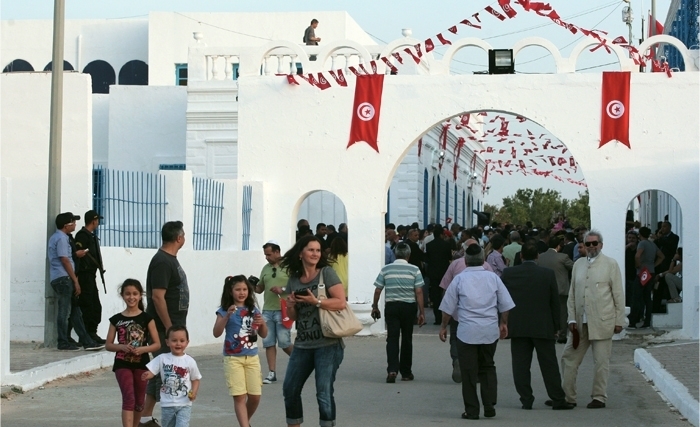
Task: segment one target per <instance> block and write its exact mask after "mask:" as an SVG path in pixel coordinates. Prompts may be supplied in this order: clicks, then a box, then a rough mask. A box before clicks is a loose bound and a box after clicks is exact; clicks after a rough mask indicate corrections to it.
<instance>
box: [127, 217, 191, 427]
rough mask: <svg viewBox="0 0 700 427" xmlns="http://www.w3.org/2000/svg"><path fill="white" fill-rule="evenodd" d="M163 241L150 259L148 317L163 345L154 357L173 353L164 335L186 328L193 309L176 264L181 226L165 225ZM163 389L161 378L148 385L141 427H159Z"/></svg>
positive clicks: (182, 237) (182, 234)
mask: <svg viewBox="0 0 700 427" xmlns="http://www.w3.org/2000/svg"><path fill="white" fill-rule="evenodd" d="M161 237H162V240H163V244H162V246H161V247H160V249H158V252H156V254H155V255H154V256H153V258H152V259H151V263H150V264H149V265H148V273H147V276H146V301H147V302H148V305H147V306H146V313H148V314H150V315H151V316H152V317H153V319H154V320H155V322H156V329H157V330H158V335H159V337H160V342H161V346H160V350H158V351H156V352H153V357H157V356H158V355H159V354H162V353H168V352H170V349H169V348H168V346H167V344H166V341H165V332H166V331H167V330H168V328H170V327H171V326H173V325H179V326H187V310H188V309H189V305H190V289H189V287H188V286H187V275H186V274H185V271H184V270H183V269H182V267H181V266H180V263H179V262H178V260H177V253H178V251H179V250H180V249H181V248H182V246H183V245H184V244H185V231H184V230H183V229H182V222H181V221H170V222H166V223H165V224H164V225H163V229H162V230H161ZM161 385H162V382H161V380H160V375H156V376H155V377H154V378H153V379H152V380H150V381H149V382H148V386H147V387H146V401H145V404H144V408H143V412H142V414H141V423H140V424H139V426H140V427H159V424H158V423H157V421H156V420H155V419H154V418H153V416H152V415H153V408H154V407H155V405H156V402H157V401H160V392H159V390H160V387H161ZM148 418H150V420H149V419H148ZM144 419H145V420H146V421H144Z"/></svg>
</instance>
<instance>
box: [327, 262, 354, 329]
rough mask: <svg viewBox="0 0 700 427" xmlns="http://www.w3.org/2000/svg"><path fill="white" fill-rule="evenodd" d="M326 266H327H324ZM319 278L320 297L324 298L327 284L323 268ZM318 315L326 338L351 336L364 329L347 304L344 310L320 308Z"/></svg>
mask: <svg viewBox="0 0 700 427" xmlns="http://www.w3.org/2000/svg"><path fill="white" fill-rule="evenodd" d="M324 268H325V267H324ZM319 275H320V276H319V279H318V299H319V300H324V299H327V298H328V297H327V296H326V285H325V284H324V283H323V269H321V272H320V273H319ZM318 316H319V318H320V319H321V330H322V331H323V336H324V337H326V338H343V337H350V336H353V335H355V334H356V333H358V332H360V331H361V330H362V323H360V321H359V320H358V319H357V317H356V316H355V313H353V311H352V309H351V308H350V306H348V305H347V304H346V305H345V308H344V309H342V310H326V309H323V308H319V309H318Z"/></svg>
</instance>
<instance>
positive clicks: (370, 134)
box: [348, 74, 384, 153]
mask: <svg viewBox="0 0 700 427" xmlns="http://www.w3.org/2000/svg"><path fill="white" fill-rule="evenodd" d="M383 88H384V74H369V75H360V76H357V83H356V86H355V102H354V104H353V107H352V123H351V125H350V141H349V142H348V148H350V146H351V145H353V144H354V143H356V142H360V141H364V142H366V143H367V144H369V146H370V147H372V148H374V149H375V150H376V151H377V153H378V152H379V144H378V142H377V135H378V134H379V111H380V110H381V107H382V90H383Z"/></svg>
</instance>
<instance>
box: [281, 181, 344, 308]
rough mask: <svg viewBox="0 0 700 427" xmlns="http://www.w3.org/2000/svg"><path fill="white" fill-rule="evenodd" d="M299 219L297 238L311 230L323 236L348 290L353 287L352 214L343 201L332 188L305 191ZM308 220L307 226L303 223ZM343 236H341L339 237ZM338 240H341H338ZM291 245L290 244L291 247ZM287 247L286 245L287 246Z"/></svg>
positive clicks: (311, 232) (297, 216)
mask: <svg viewBox="0 0 700 427" xmlns="http://www.w3.org/2000/svg"><path fill="white" fill-rule="evenodd" d="M297 205H298V209H297V210H296V216H295V218H296V221H295V223H294V225H293V226H292V227H297V232H296V236H297V239H298V238H299V237H301V236H302V235H305V234H307V233H310V234H313V235H316V237H318V238H319V239H321V240H322V249H323V250H324V251H325V252H326V254H327V256H328V257H329V260H330V261H332V262H331V267H333V269H334V270H335V271H336V273H337V274H338V277H340V279H341V281H342V283H343V285H345V290H346V293H345V295H346V296H347V295H348V292H350V291H351V288H350V287H349V281H348V271H349V270H348V269H349V261H350V257H349V256H348V240H349V237H348V230H349V227H350V226H349V225H348V219H347V218H348V215H347V211H346V209H345V204H344V203H343V201H342V200H341V199H340V198H339V197H338V196H336V195H335V194H334V193H332V192H330V191H324V190H317V191H312V192H309V193H307V194H305V195H304V196H303V197H302V198H301V199H300V200H299V201H298V202H297ZM303 220H305V221H306V223H307V224H308V227H309V228H308V231H307V229H305V228H303V226H299V224H300V222H301V221H303ZM338 239H340V240H338ZM336 240H338V241H337V242H336ZM287 249H288V248H287ZM283 251H284V249H283Z"/></svg>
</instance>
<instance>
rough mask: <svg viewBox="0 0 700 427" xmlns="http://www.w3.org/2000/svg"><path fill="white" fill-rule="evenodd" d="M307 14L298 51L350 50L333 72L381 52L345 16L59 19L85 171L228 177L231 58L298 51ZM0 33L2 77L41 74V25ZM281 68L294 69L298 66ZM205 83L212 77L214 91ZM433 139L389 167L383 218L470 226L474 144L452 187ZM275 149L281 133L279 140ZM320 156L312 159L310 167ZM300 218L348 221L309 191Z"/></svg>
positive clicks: (44, 63)
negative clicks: (88, 114)
mask: <svg viewBox="0 0 700 427" xmlns="http://www.w3.org/2000/svg"><path fill="white" fill-rule="evenodd" d="M311 18H316V19H318V20H319V21H320V25H319V27H318V29H317V33H318V35H319V36H322V39H323V43H322V46H319V47H312V48H307V50H308V51H318V50H320V49H323V45H327V44H328V43H332V42H333V41H337V40H346V41H348V44H351V45H352V46H351V47H352V48H351V49H344V50H338V51H337V52H335V53H334V55H333V57H332V60H331V61H329V62H333V65H336V66H337V65H338V64H341V65H342V64H344V65H352V64H356V63H358V62H359V60H360V58H359V55H358V54H357V50H356V49H355V48H357V47H363V48H365V49H366V50H367V51H368V52H369V54H370V55H371V56H372V57H373V58H376V55H378V54H379V53H380V52H382V51H383V50H384V48H385V47H384V46H379V45H377V44H376V43H375V42H374V41H373V40H372V39H371V38H370V37H369V35H368V34H367V33H365V32H364V31H363V30H362V28H360V26H359V25H358V24H357V23H356V22H355V21H354V20H353V19H352V18H351V17H350V16H349V15H348V14H347V13H345V12H319V13H314V14H310V13H307V12H297V13H187V14H181V13H177V12H173V13H165V12H154V13H151V14H150V15H149V17H148V18H147V19H120V20H68V21H67V22H66V32H65V54H64V56H65V61H66V64H65V68H66V69H74V70H77V71H81V72H84V73H88V74H90V75H91V77H92V92H93V97H92V98H93V99H92V116H93V120H92V140H93V142H92V147H93V150H92V151H93V164H94V165H96V166H101V167H104V168H109V169H115V170H125V171H143V172H157V171H158V170H163V169H166V170H168V169H185V168H186V169H187V170H191V171H192V172H193V175H194V176H199V177H208V178H216V179H235V178H237V176H238V156H237V151H238V134H237V131H238V102H237V100H238V84H237V81H236V80H237V77H238V74H239V65H240V64H239V58H240V55H241V54H242V53H244V52H245V51H246V50H247V49H251V48H255V47H259V46H264V45H265V44H267V43H269V42H270V41H271V40H290V41H291V42H290V43H297V42H298V44H299V45H301V44H302V43H301V35H302V34H303V31H304V29H305V28H306V27H307V26H308V24H309V22H310V20H311ZM1 36H2V39H3V41H4V43H3V48H2V50H1V51H0V64H2V65H3V68H4V69H5V71H17V70H22V71H25V70H37V71H40V70H45V69H50V66H51V64H50V63H51V37H52V22H51V21H3V22H2V34H1ZM406 40H408V41H411V43H417V42H418V41H415V40H412V39H408V38H407V39H406ZM192 47H196V48H201V49H204V50H205V51H207V50H208V51H211V52H214V54H212V55H206V56H205V58H206V63H205V64H200V63H199V60H200V59H201V57H198V58H195V60H196V61H197V62H196V63H194V64H190V63H189V62H190V61H191V60H192V58H188V51H189V49H190V48H192ZM280 58H283V56H282V55H280V54H279V53H278V54H275V52H272V53H271V55H270V56H269V57H268V58H267V59H266V61H265V63H264V64H261V66H260V72H261V73H263V74H266V75H269V74H272V73H280V72H289V70H290V60H289V58H288V57H287V56H284V58H285V59H284V60H283V61H280V60H279V59H280ZM328 65H329V66H330V65H331V64H328ZM199 67H201V69H200V68H199ZM292 69H293V71H297V69H301V59H298V60H297V61H295V65H294V66H293V67H292ZM401 72H402V74H407V73H415V74H425V73H427V70H426V69H424V68H422V67H416V66H409V65H406V66H404V67H402V69H401ZM211 80H218V81H217V82H216V85H214V84H213V82H212V81H211ZM204 82H206V83H204ZM144 85H145V86H146V87H142V86H144ZM203 85H204V86H203ZM292 113H293V112H292ZM436 133H437V134H436ZM450 134H451V137H450V141H449V143H450V146H449V147H448V149H447V150H445V151H446V152H447V153H452V152H453V147H454V144H455V143H456V139H457V135H456V133H455V132H454V131H450ZM438 136H439V130H438V129H435V130H432V131H430V132H429V133H428V134H427V135H426V136H425V138H424V142H425V149H424V150H423V152H422V154H423V155H422V156H421V157H420V158H419V157H418V156H417V153H418V149H417V146H416V147H414V148H413V149H412V150H411V151H410V152H409V153H408V154H407V156H406V159H405V161H404V162H403V163H402V164H401V166H400V167H399V168H398V169H397V171H396V175H395V177H394V179H393V182H392V185H391V190H390V194H391V197H390V199H389V200H390V201H389V203H388V215H387V221H391V222H395V223H397V224H403V223H405V224H410V223H412V222H414V221H417V222H418V223H419V224H421V225H422V226H423V227H425V225H426V224H427V222H442V223H444V222H445V220H446V219H447V218H448V217H449V218H453V217H454V218H453V221H456V222H459V223H461V224H464V223H466V224H467V225H471V224H472V223H473V222H474V220H473V214H472V213H471V212H472V209H479V208H481V206H482V203H481V201H480V199H481V197H482V196H483V192H482V189H481V188H477V187H478V183H475V181H474V180H470V179H469V177H470V176H471V175H472V174H473V173H476V174H478V176H481V172H482V171H483V167H484V163H483V161H482V160H481V159H480V160H479V162H477V168H476V170H474V171H471V170H470V169H469V165H470V163H469V160H470V159H471V156H472V155H473V149H475V146H471V148H470V147H467V148H465V150H464V151H463V155H462V156H461V165H460V167H459V173H458V175H457V179H456V180H455V178H454V176H453V174H452V163H451V162H452V161H453V159H452V158H451V156H449V155H448V158H447V159H445V160H446V164H445V166H446V167H445V168H444V169H443V170H438V168H437V164H438V162H437V158H438V156H439V154H438V153H439V151H441V150H439V147H438V144H437V143H436V141H437V138H438ZM283 141H284V135H280V143H284V142H283ZM470 142H471V141H470ZM322 154H323V153H318V155H319V161H322V158H323V155H322ZM311 158H313V156H312V157H311ZM426 162H430V163H426ZM426 181H427V182H428V185H426ZM438 181H440V182H439V183H438ZM438 194H440V196H438ZM445 194H447V195H448V200H447V202H445ZM440 197H442V200H441V203H440V204H439V205H438V204H437V200H438V199H440ZM431 201H432V203H431ZM448 211H449V212H448ZM299 215H300V217H305V218H308V219H309V220H310V222H311V224H312V225H313V224H316V223H318V222H326V223H331V224H336V225H337V224H339V223H342V222H347V214H346V212H345V208H344V206H343V204H342V202H340V201H339V200H338V199H337V197H335V196H334V195H332V194H329V193H327V192H317V193H314V194H311V195H309V198H308V199H307V201H305V202H304V204H303V205H302V208H301V210H300V213H299ZM292 225H293V224H290V226H292Z"/></svg>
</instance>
